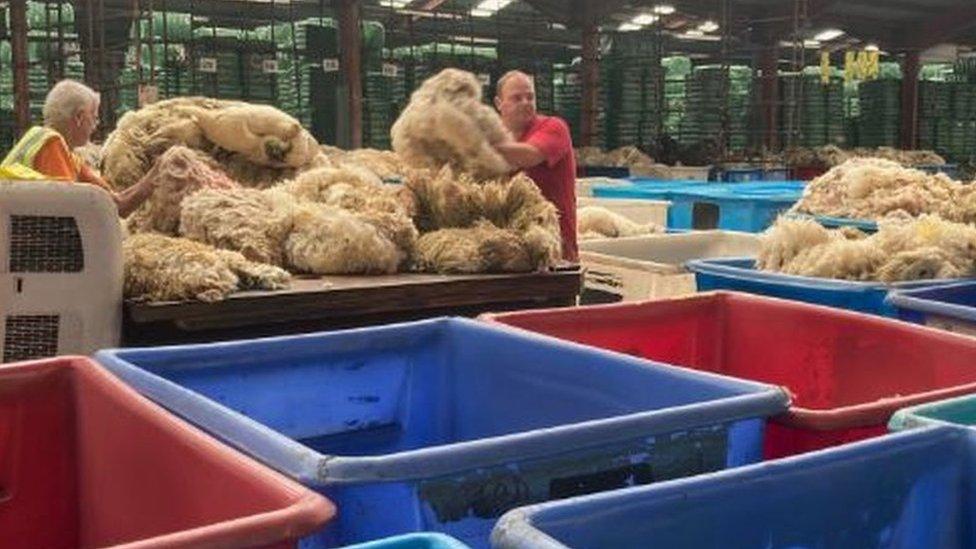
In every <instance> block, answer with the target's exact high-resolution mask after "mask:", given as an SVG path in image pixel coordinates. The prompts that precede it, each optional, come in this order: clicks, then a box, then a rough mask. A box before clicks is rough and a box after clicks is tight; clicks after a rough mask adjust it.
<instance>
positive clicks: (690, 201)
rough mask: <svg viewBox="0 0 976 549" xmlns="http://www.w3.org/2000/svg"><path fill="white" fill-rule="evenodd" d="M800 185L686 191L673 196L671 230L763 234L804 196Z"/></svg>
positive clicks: (778, 183)
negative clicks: (718, 230) (717, 230)
mask: <svg viewBox="0 0 976 549" xmlns="http://www.w3.org/2000/svg"><path fill="white" fill-rule="evenodd" d="M804 186H805V184H804V183H803V182H798V181H775V182H773V181H763V182H758V183H740V184H736V185H733V184H719V185H704V186H696V187H682V188H678V189H674V190H673V191H671V192H670V194H669V196H670V197H669V198H668V199H667V200H670V201H671V210H670V211H669V214H668V221H669V225H668V226H669V227H673V228H675V229H696V230H711V229H721V230H727V231H743V232H752V233H756V232H760V231H763V230H765V229H766V228H767V227H769V226H770V225H772V224H773V222H774V221H776V218H777V217H778V216H779V215H780V214H781V213H782V212H784V211H786V210H788V209H789V208H790V207H792V206H793V204H795V203H796V202H797V201H798V200H799V199H800V196H801V195H802V194H803V189H804Z"/></svg>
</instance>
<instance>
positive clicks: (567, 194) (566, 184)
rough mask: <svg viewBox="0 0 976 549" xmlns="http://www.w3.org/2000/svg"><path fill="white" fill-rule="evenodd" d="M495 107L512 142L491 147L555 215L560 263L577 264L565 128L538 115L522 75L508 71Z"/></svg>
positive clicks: (571, 159)
mask: <svg viewBox="0 0 976 549" xmlns="http://www.w3.org/2000/svg"><path fill="white" fill-rule="evenodd" d="M495 108H497V109H498V112H499V113H500V114H501V117H502V122H504V123H505V126H506V127H507V128H508V130H509V131H510V132H512V135H513V136H514V137H515V139H516V141H509V142H504V143H498V144H496V145H495V148H496V149H498V152H499V153H500V154H501V155H502V156H503V157H505V160H508V163H509V164H511V165H512V166H514V167H516V168H519V169H521V170H525V173H526V175H528V176H529V177H530V178H532V180H533V181H535V184H536V185H538V186H539V189H540V190H541V191H542V194H543V196H545V197H546V199H547V200H549V201H550V202H552V203H553V204H554V205H555V206H556V209H557V210H559V229H560V232H561V233H562V240H563V259H565V260H567V261H572V262H574V263H575V262H576V261H577V260H578V259H579V250H578V248H577V244H576V157H575V155H574V154H573V140H572V138H571V137H570V135H569V126H567V125H566V122H565V121H564V120H563V119H562V118H559V117H556V116H545V115H541V114H537V113H536V110H535V83H534V82H533V81H532V77H531V76H529V75H527V74H525V73H524V72H521V71H509V72H507V73H505V75H503V76H502V77H501V79H500V80H499V81H498V86H497V89H496V92H495Z"/></svg>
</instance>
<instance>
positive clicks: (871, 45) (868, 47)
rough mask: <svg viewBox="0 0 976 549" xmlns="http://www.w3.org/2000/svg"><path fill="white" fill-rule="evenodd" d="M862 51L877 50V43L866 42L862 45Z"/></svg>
mask: <svg viewBox="0 0 976 549" xmlns="http://www.w3.org/2000/svg"><path fill="white" fill-rule="evenodd" d="M864 51H879V48H878V45H877V44H868V45H867V46H864Z"/></svg>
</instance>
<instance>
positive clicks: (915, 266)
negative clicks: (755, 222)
mask: <svg viewBox="0 0 976 549" xmlns="http://www.w3.org/2000/svg"><path fill="white" fill-rule="evenodd" d="M756 267H757V268H759V269H763V270H769V271H777V272H782V273H786V274H793V275H800V276H813V277H822V278H835V279H844V280H860V281H866V280H877V281H881V282H886V283H891V282H899V281H908V280H924V279H941V278H962V277H971V276H976V227H973V226H971V225H965V224H961V223H954V222H951V221H946V220H944V219H942V218H940V217H938V216H932V215H923V216H921V217H919V218H918V219H913V220H909V221H889V222H884V223H881V225H880V226H879V230H878V232H877V233H875V234H872V235H865V234H863V233H859V232H851V231H840V230H828V229H825V228H823V227H821V226H820V225H818V224H817V223H816V222H814V221H811V220H808V219H786V218H781V219H779V220H778V221H777V222H776V224H774V225H773V227H771V228H770V229H769V230H767V231H766V232H765V233H764V234H763V236H762V244H761V247H760V252H759V256H758V258H757V261H756Z"/></svg>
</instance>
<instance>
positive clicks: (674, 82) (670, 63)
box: [661, 57, 691, 136]
mask: <svg viewBox="0 0 976 549" xmlns="http://www.w3.org/2000/svg"><path fill="white" fill-rule="evenodd" d="M661 65H662V66H663V67H664V111H665V114H664V130H665V133H667V134H668V135H671V136H677V135H679V134H680V132H681V121H682V120H683V119H684V116H685V94H686V93H685V79H686V78H687V77H688V75H689V74H691V59H689V58H688V57H666V58H664V59H663V60H661Z"/></svg>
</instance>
